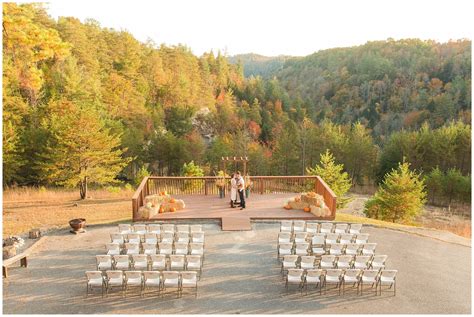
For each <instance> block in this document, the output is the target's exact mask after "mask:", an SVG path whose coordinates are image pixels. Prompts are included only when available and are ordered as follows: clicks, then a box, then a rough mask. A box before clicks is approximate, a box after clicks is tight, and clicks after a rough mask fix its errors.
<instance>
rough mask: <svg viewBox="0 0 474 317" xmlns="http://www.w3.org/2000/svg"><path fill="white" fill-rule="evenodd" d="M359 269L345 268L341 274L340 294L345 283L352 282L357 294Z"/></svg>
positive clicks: (359, 276)
mask: <svg viewBox="0 0 474 317" xmlns="http://www.w3.org/2000/svg"><path fill="white" fill-rule="evenodd" d="M361 272H362V271H361V270H359V269H347V270H345V272H344V275H343V276H342V294H343V295H344V294H345V292H346V284H352V287H354V286H356V287H357V289H356V291H357V295H358V294H359V284H360V278H361Z"/></svg>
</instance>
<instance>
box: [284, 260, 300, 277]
mask: <svg viewBox="0 0 474 317" xmlns="http://www.w3.org/2000/svg"><path fill="white" fill-rule="evenodd" d="M297 262H298V256H297V255H285V256H284V257H283V261H282V262H281V269H280V273H281V274H282V275H283V276H285V273H286V272H287V271H288V269H296V263H297Z"/></svg>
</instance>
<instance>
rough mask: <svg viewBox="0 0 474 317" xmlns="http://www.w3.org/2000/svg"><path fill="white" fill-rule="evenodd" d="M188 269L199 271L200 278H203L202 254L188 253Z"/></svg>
mask: <svg viewBox="0 0 474 317" xmlns="http://www.w3.org/2000/svg"><path fill="white" fill-rule="evenodd" d="M186 270H187V271H197V272H198V278H199V279H201V274H202V263H201V256H200V255H189V254H188V255H186Z"/></svg>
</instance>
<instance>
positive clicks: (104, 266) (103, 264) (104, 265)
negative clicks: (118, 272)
mask: <svg viewBox="0 0 474 317" xmlns="http://www.w3.org/2000/svg"><path fill="white" fill-rule="evenodd" d="M98 267H99V270H103V269H109V270H110V268H111V267H112V261H107V262H100V263H99V265H98Z"/></svg>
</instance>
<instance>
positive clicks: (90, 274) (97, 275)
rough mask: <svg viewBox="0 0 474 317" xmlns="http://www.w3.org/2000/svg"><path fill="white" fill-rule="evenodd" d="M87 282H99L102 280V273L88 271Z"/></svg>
mask: <svg viewBox="0 0 474 317" xmlns="http://www.w3.org/2000/svg"><path fill="white" fill-rule="evenodd" d="M86 277H87V280H88V281H89V280H98V279H100V280H101V279H102V272H101V271H86Z"/></svg>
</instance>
